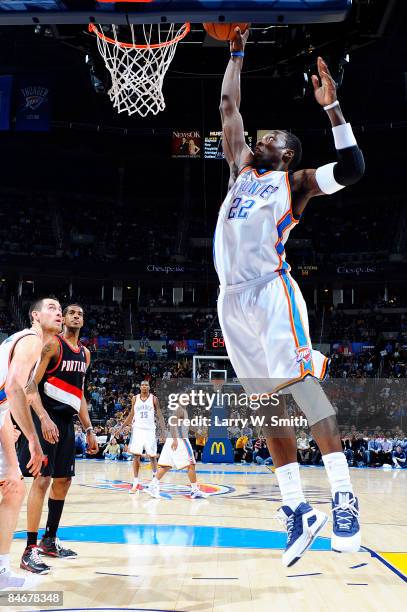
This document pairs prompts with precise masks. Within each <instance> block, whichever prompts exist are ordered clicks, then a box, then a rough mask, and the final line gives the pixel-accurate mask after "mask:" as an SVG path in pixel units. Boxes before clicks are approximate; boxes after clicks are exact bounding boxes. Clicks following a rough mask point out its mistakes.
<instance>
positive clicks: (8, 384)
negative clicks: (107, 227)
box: [0, 298, 62, 590]
mask: <svg viewBox="0 0 407 612" xmlns="http://www.w3.org/2000/svg"><path fill="white" fill-rule="evenodd" d="M29 315H30V319H31V323H32V325H31V328H30V329H23V330H22V331H20V332H17V333H16V334H13V335H12V336H10V337H9V338H7V339H6V340H4V342H3V343H2V344H1V346H0V492H1V502H0V526H1V527H0V590H5V589H15V588H23V587H26V579H25V578H23V577H21V576H16V575H15V574H13V572H11V570H10V546H11V541H12V539H13V534H14V530H15V528H16V524H17V519H18V515H19V513H20V508H21V504H22V502H23V499H24V495H25V487H24V482H23V480H22V475H21V472H20V469H19V467H18V460H17V454H16V449H15V433H14V429H13V425H12V422H11V418H10V412H11V414H12V416H13V418H14V420H15V421H16V422H17V424H18V425H19V427H20V428H21V430H22V431H23V432H24V435H25V436H26V439H27V440H28V443H27V444H28V459H27V462H26V466H25V467H26V469H27V470H28V471H29V473H30V474H31V475H32V476H34V477H35V476H38V475H39V474H40V471H41V468H42V462H43V458H44V454H43V452H42V449H41V445H40V441H39V439H38V436H37V433H36V431H35V428H34V423H33V421H32V418H31V413H30V409H29V405H28V401H27V399H30V397H31V395H32V393H34V392H35V390H36V387H35V384H34V383H33V381H32V380H30V377H31V376H32V374H33V372H34V369H35V367H36V364H37V363H38V361H39V358H40V355H41V348H42V347H43V346H44V344H46V343H47V342H48V341H49V340H50V338H51V337H52V336H53V335H54V334H56V333H58V332H59V331H60V330H61V324H62V312H61V306H60V305H59V302H57V301H56V300H54V299H48V298H44V299H42V300H38V301H37V302H35V303H34V304H32V305H31V307H30V311H29Z"/></svg>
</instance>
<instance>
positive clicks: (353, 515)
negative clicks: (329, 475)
mask: <svg viewBox="0 0 407 612" xmlns="http://www.w3.org/2000/svg"><path fill="white" fill-rule="evenodd" d="M332 521H333V533H332V539H331V548H332V550H334V551H335V552H348V553H351V552H357V551H358V550H359V548H360V544H361V533H360V525H359V504H358V499H357V497H355V496H354V495H353V493H350V492H349V493H341V492H339V493H335V497H334V498H333V500H332Z"/></svg>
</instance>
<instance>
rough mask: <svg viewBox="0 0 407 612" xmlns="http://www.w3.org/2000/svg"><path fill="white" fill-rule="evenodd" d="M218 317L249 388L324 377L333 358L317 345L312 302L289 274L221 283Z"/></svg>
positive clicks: (272, 389) (263, 389) (270, 389)
mask: <svg viewBox="0 0 407 612" xmlns="http://www.w3.org/2000/svg"><path fill="white" fill-rule="evenodd" d="M218 316H219V322H220V325H221V328H222V331H223V337H224V340H225V345H226V349H227V352H228V355H229V358H230V361H231V363H232V366H233V368H234V370H235V372H236V375H237V377H238V378H239V380H240V383H241V384H242V386H243V387H244V389H245V391H246V393H248V394H258V393H274V392H276V391H279V390H280V389H283V388H284V387H287V386H289V385H290V384H292V383H294V382H296V381H299V380H302V379H303V378H304V377H305V376H308V375H311V376H315V377H316V378H318V379H320V380H322V379H323V378H324V377H325V374H326V370H327V366H328V358H327V357H325V356H324V355H322V353H320V352H319V351H315V350H313V348H312V345H311V340H310V337H309V325H308V314H307V306H306V304H305V301H304V298H303V297H302V295H301V291H300V289H299V287H298V285H297V283H296V282H295V280H294V279H293V278H291V276H290V274H288V273H279V272H276V273H274V274H270V275H268V276H265V277H263V278H260V279H254V280H253V281H248V282H245V283H240V284H238V285H230V286H227V287H221V288H220V294H219V298H218Z"/></svg>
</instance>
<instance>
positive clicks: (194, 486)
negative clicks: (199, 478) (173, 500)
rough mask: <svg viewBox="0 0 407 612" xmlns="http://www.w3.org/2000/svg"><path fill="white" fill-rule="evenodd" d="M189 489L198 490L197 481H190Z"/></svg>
mask: <svg viewBox="0 0 407 612" xmlns="http://www.w3.org/2000/svg"><path fill="white" fill-rule="evenodd" d="M190 484H191V489H192V491H199V487H198V483H197V482H191V483H190Z"/></svg>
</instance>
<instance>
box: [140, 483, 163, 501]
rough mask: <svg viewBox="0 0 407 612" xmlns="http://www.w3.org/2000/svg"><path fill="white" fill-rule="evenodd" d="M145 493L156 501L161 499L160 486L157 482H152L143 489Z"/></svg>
mask: <svg viewBox="0 0 407 612" xmlns="http://www.w3.org/2000/svg"><path fill="white" fill-rule="evenodd" d="M141 490H142V491H143V493H147V495H151V497H154V498H155V499H160V485H159V484H158V482H157V481H154V480H152V481H151V482H150V483H149V484H148V485H147V486H146V487H143V488H142V489H141Z"/></svg>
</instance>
